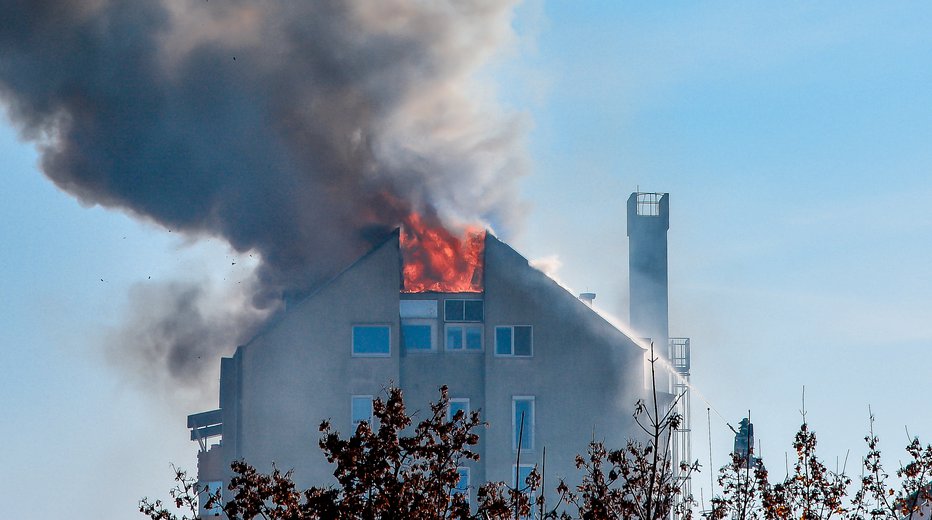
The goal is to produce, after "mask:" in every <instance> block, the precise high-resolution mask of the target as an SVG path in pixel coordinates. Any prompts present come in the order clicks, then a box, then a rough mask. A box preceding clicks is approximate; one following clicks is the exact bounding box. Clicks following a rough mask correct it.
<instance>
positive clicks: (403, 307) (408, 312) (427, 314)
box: [398, 300, 437, 319]
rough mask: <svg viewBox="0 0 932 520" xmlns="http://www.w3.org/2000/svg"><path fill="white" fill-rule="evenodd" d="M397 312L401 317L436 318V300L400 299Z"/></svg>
mask: <svg viewBox="0 0 932 520" xmlns="http://www.w3.org/2000/svg"><path fill="white" fill-rule="evenodd" d="M398 314H399V315H400V316H401V317H402V319H403V318H434V319H436V318H437V300H400V301H399V302H398Z"/></svg>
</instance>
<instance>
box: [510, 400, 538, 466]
mask: <svg viewBox="0 0 932 520" xmlns="http://www.w3.org/2000/svg"><path fill="white" fill-rule="evenodd" d="M518 401H530V403H531V420H530V424H529V425H525V426H529V428H526V429H528V431H529V432H530V433H528V441H529V442H528V444H530V446H527V445H525V444H524V443H522V444H521V451H522V452H523V451H534V449H535V444H536V442H535V441H536V439H535V437H536V436H535V430H536V429H537V398H536V397H535V396H533V395H514V396H511V449H512V451H514V452H517V451H518V410H517V404H518ZM524 418H525V420H527V416H526V415H525V416H524Z"/></svg>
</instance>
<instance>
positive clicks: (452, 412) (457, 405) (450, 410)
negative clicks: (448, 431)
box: [447, 397, 469, 421]
mask: <svg viewBox="0 0 932 520" xmlns="http://www.w3.org/2000/svg"><path fill="white" fill-rule="evenodd" d="M460 410H462V411H463V419H466V418H467V417H468V416H469V398H468V397H454V398H452V399H450V405H449V406H447V420H448V421H452V420H453V418H454V417H456V413H457V412H459V411H460Z"/></svg>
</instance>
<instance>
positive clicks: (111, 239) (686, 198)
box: [0, 2, 932, 518]
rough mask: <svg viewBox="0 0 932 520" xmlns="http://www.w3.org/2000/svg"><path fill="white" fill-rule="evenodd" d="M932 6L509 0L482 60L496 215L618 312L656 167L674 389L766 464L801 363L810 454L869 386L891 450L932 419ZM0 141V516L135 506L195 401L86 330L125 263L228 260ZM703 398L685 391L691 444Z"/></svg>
mask: <svg viewBox="0 0 932 520" xmlns="http://www.w3.org/2000/svg"><path fill="white" fill-rule="evenodd" d="M930 18H932V8H930V7H928V6H925V5H921V4H873V3H847V2H846V3H841V2H834V3H828V2H826V3H820V4H817V5H812V4H806V3H779V4H777V3H772V4H754V5H750V4H748V5H741V6H735V5H734V4H726V3H718V2H704V3H701V4H694V3H685V2H684V3H665V4H662V5H661V4H656V3H633V2H632V3H621V2H587V3H581V2H573V3H569V2H565V3H539V2H533V3H529V4H525V5H523V6H521V7H520V8H519V10H518V11H517V14H516V19H515V26H516V28H517V30H518V33H519V36H520V38H519V39H518V41H517V42H516V43H515V49H514V51H513V52H512V53H511V54H509V55H508V56H506V57H504V58H503V59H502V61H500V62H499V63H498V64H497V66H496V67H495V68H494V69H493V70H491V71H490V72H489V74H491V75H492V77H493V78H494V79H495V80H496V83H497V85H498V88H499V89H500V96H501V98H502V99H503V100H504V102H505V103H506V104H507V105H509V106H510V107H512V109H513V110H515V111H518V112H522V113H524V114H526V118H527V121H528V122H529V124H530V127H531V129H530V131H529V134H528V138H527V146H528V149H529V154H530V157H531V162H532V169H531V171H532V173H531V174H530V175H529V176H527V177H525V178H524V179H523V181H522V184H521V189H522V195H523V201H520V202H522V203H524V204H526V205H527V210H526V218H525V222H524V226H523V229H522V230H520V232H517V231H515V232H510V233H509V234H508V235H507V236H506V237H505V238H506V239H508V240H509V241H511V243H512V244H513V245H515V246H516V247H517V249H518V250H519V251H521V252H522V253H524V254H525V255H526V256H528V257H529V258H540V257H546V256H550V255H556V256H557V257H558V258H559V260H560V262H561V263H562V268H561V269H560V271H559V273H558V274H559V276H560V278H561V279H563V280H565V282H566V283H567V284H568V285H570V286H572V287H574V288H577V289H578V290H580V291H582V290H584V289H587V290H592V291H594V292H596V293H598V297H597V300H596V302H597V303H598V304H600V305H601V306H603V307H604V308H605V309H607V310H608V311H610V312H613V313H615V314H617V315H619V316H626V315H627V306H628V303H627V290H626V287H627V286H626V283H627V274H626V270H627V257H626V255H627V247H626V240H627V239H626V236H625V221H624V201H625V200H626V198H627V196H628V194H629V193H630V192H631V191H634V190H635V189H636V187H638V186H639V187H640V189H641V190H643V191H665V192H670V193H671V229H670V233H669V243H670V280H671V285H670V301H671V332H672V333H673V334H674V335H682V336H689V337H691V338H692V345H693V382H694V384H695V385H696V386H697V388H698V389H699V390H700V391H701V392H702V394H703V395H704V396H706V397H707V398H708V400H709V402H710V403H712V405H713V406H714V407H715V408H716V409H717V410H718V411H719V412H721V413H722V414H723V415H725V416H726V417H727V419H728V421H729V422H731V423H732V424H736V423H737V422H738V421H739V420H740V418H741V417H742V416H744V415H745V414H746V413H747V410H751V415H752V420H753V422H754V423H755V426H756V433H757V436H758V439H759V440H760V442H761V447H762V451H763V455H764V458H765V460H766V459H768V458H769V459H770V460H774V461H775V464H776V466H782V465H781V464H779V462H780V459H782V458H783V453H784V452H785V451H788V450H789V449H790V444H791V441H792V435H793V432H794V431H795V429H796V427H797V426H798V425H799V422H800V414H799V410H800V408H801V392H802V387H803V386H804V385H805V387H806V408H807V410H808V412H809V415H808V418H809V421H810V424H811V425H812V426H813V428H814V429H815V431H816V433H817V434H818V435H819V438H820V450H821V453H822V454H823V456H824V457H825V458H826V459H827V460H829V461H834V460H835V458H836V457H840V458H841V459H844V457H845V456H846V453H847V452H848V450H849V449H850V450H851V451H850V456H849V463H848V466H849V468H851V467H854V466H856V464H857V460H858V458H859V456H860V454H861V453H863V451H864V450H863V442H862V440H861V439H862V437H863V435H864V434H865V432H866V429H867V426H868V420H867V414H868V412H867V409H868V405H871V406H872V408H873V410H874V413H875V414H876V415H877V420H878V422H877V426H876V429H877V431H878V432H879V434H880V435H881V442H882V445H883V446H884V447H885V449H886V451H887V453H888V454H889V457H888V460H889V463H890V464H891V466H892V465H893V464H894V463H895V461H896V460H897V459H899V458H901V453H902V451H901V448H902V446H903V445H904V444H905V442H906V439H907V437H906V430H905V428H904V427H906V426H908V428H909V433H910V434H912V435H919V436H920V438H922V439H925V440H926V441H927V442H928V440H929V439H930V438H932V417H930V416H929V414H928V413H926V409H927V406H926V399H925V395H924V394H925V393H926V392H927V386H928V385H927V384H924V383H923V381H925V380H926V379H927V378H928V369H927V366H928V364H929V362H930V358H932V350H930V349H932V319H930V317H932V296H930V295H932V276H930V268H929V260H928V259H929V258H932V240H930V238H932V211H930V210H929V204H930V202H932V180H930V175H929V172H930V169H932V148H930V147H929V145H928V143H929V142H932V117H930V116H932V89H930V88H929V85H930V84H932V33H930V32H929V31H928V30H927V29H928V27H929V26H930V25H932V24H930V22H932V20H930ZM0 157H2V158H3V174H4V180H5V182H4V189H3V190H0V214H2V218H0V237H2V243H3V246H4V247H3V248H2V249H0V295H2V296H3V297H2V298H0V339H2V340H3V343H4V344H5V345H7V347H6V348H4V349H3V350H2V351H0V369H2V374H3V376H2V378H0V411H2V412H3V414H4V418H5V419H4V421H2V422H0V440H2V444H3V445H4V446H5V447H6V449H5V452H6V455H5V456H4V457H3V459H2V460H3V461H4V466H5V467H7V468H13V469H14V471H4V472H0V503H4V504H12V508H13V509H12V511H8V513H9V514H10V517H12V518H27V517H35V518H45V517H52V516H54V515H62V516H65V515H67V516H69V517H71V518H123V517H127V516H132V515H133V511H134V508H135V504H136V501H137V500H138V499H139V497H141V496H143V495H159V496H163V495H164V494H165V491H166V490H167V488H168V486H169V484H170V477H171V469H170V466H169V464H170V463H171V462H174V463H177V464H179V465H181V466H184V467H188V468H191V469H193V468H194V467H195V458H194V456H195V445H194V443H190V442H187V440H186V438H187V431H186V429H185V424H184V418H185V415H186V414H187V413H190V412H193V411H199V410H196V409H185V410H179V409H177V408H173V406H174V404H173V403H175V401H172V402H169V401H164V400H160V399H158V398H156V397H153V393H152V392H149V391H146V390H145V389H144V388H140V386H139V384H138V383H137V382H134V381H133V380H132V378H130V377H128V376H127V375H126V374H127V373H126V371H122V370H119V369H118V368H117V367H116V366H115V364H114V363H113V362H112V359H111V358H110V357H108V355H107V353H106V352H103V351H102V350H101V349H100V347H99V346H98V345H99V344H100V343H102V338H103V337H104V336H106V334H107V333H108V331H110V330H112V329H113V328H115V327H117V326H118V324H119V323H120V322H121V321H120V320H121V317H122V316H123V315H124V314H125V313H126V312H127V309H126V305H127V294H128V292H129V291H130V290H131V288H132V287H133V286H135V285H138V284H140V283H144V281H145V280H148V279H149V278H148V277H150V276H151V277H153V278H154V279H161V278H171V279H176V278H186V277H188V278H193V279H203V278H210V279H213V280H214V281H215V283H216V284H218V285H219V286H222V284H223V283H224V282H225V280H224V279H225V278H232V277H235V276H241V275H242V274H243V271H241V270H240V271H237V270H235V269H246V268H245V267H242V266H238V267H237V268H233V267H232V266H231V265H230V261H229V260H228V259H229V257H231V256H236V255H232V253H231V252H230V251H228V249H227V248H226V247H225V246H224V245H223V244H222V243H220V242H219V241H217V240H213V241H203V242H198V243H191V242H189V241H186V240H185V239H183V238H181V237H177V236H176V235H177V233H174V234H172V233H168V232H167V230H164V229H161V228H158V227H156V226H154V225H151V224H148V223H146V222H142V221H138V220H135V219H133V218H131V217H129V216H127V215H125V214H123V213H120V212H116V211H109V210H105V209H102V208H100V207H90V208H88V207H82V206H81V205H80V204H79V203H78V202H77V201H76V200H75V199H73V198H72V197H71V196H69V195H67V194H64V193H63V192H61V191H59V190H57V189H56V188H55V187H54V186H53V185H52V184H51V182H49V181H48V180H47V179H45V178H44V177H43V176H42V174H41V173H40V172H39V170H38V168H37V165H36V161H37V155H36V152H35V151H34V149H33V148H32V147H31V145H29V144H25V143H22V142H19V141H17V139H16V137H15V132H14V131H13V130H12V129H11V128H10V127H9V126H8V125H7V123H6V122H4V123H3V126H0ZM516 203H517V202H516ZM221 266H222V267H221ZM101 279H103V281H101ZM194 400H195V399H194V398H193V397H192V398H191V399H189V400H188V401H186V402H192V401H194ZM705 408H706V405H705V404H704V403H703V402H702V401H701V400H699V399H694V407H693V423H694V424H693V426H694V438H693V445H694V448H695V453H694V456H695V457H697V458H699V459H700V461H701V462H702V463H703V464H704V465H706V464H707V460H708V453H707V452H708V448H707V446H708V443H709V432H708V431H707V428H706V411H705ZM711 441H712V451H713V455H714V457H715V458H716V460H717V461H720V460H722V459H721V458H722V456H723V455H724V454H725V453H726V452H727V451H728V450H729V449H730V447H731V433H730V432H729V431H728V430H727V429H726V428H725V427H724V425H723V424H722V421H721V419H719V418H717V417H716V416H715V415H713V416H712V431H711ZM717 463H718V462H717ZM707 469H708V468H704V471H703V473H702V474H701V475H700V476H699V477H698V481H699V483H700V484H701V482H706V483H707V482H708V479H709V473H708V472H707V471H706V470H707ZM891 469H892V468H891ZM774 473H778V474H779V473H780V472H779V471H774ZM102 482H107V485H106V486H104V485H102ZM37 485H42V486H47V485H51V486H53V487H55V488H56V489H57V492H56V495H55V497H54V498H51V499H49V498H48V496H47V495H46V494H45V491H44V490H40V489H37V487H36V486H37ZM705 486H706V495H705V496H706V498H707V497H708V494H707V489H708V484H706V485H705ZM696 491H697V494H698V489H697V490H696Z"/></svg>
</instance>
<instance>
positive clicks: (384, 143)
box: [0, 0, 525, 378]
mask: <svg viewBox="0 0 932 520" xmlns="http://www.w3.org/2000/svg"><path fill="white" fill-rule="evenodd" d="M511 10H512V6H511V5H509V2H502V1H498V0H489V1H482V0H476V1H456V0H449V1H440V0H438V1H431V2H423V1H420V0H379V1H370V0H359V1H313V2H309V1H304V0H294V1H284V0H282V1H271V2H259V1H247V0H227V1H223V0H210V1H202V0H161V1H156V0H147V1H138V0H86V1H75V0H55V1H53V0H0V12H2V13H3V14H2V18H3V22H2V23H0V99H2V101H3V102H4V104H5V106H6V107H7V112H8V115H9V117H10V118H11V120H12V121H13V123H14V124H15V125H16V126H17V127H18V128H19V129H20V131H21V133H22V135H23V136H25V137H26V138H27V139H31V140H34V141H35V142H36V143H37V146H38V147H39V148H40V150H41V167H42V170H43V171H44V172H45V174H46V175H47V176H48V177H49V178H50V179H51V180H52V181H54V182H55V183H56V184H57V185H58V186H59V187H60V188H62V189H63V190H66V191H67V192H69V193H72V194H74V195H75V196H76V197H78V198H79V199H80V200H81V201H82V202H84V203H87V204H100V205H103V206H107V207H113V208H121V209H124V210H126V211H129V212H131V213H133V214H135V215H137V216H140V217H142V218H145V219H149V220H152V221H155V222H157V223H159V224H161V225H163V226H165V227H168V228H171V229H173V230H180V231H182V232H186V233H189V234H191V235H195V236H199V235H205V234H206V235H214V236H221V237H223V238H224V239H226V240H227V241H228V242H229V243H230V244H231V246H232V247H233V248H235V249H236V250H238V251H247V250H254V251H257V252H259V253H260V254H261V258H262V263H261V266H260V268H259V272H258V279H259V282H258V284H257V285H256V287H257V289H256V293H255V294H254V297H253V299H252V302H251V305H252V306H253V307H255V308H256V309H262V308H268V307H270V306H273V305H274V302H275V301H277V299H278V297H279V296H280V295H281V294H282V293H283V292H289V291H293V292H296V293H300V292H301V291H303V290H306V289H307V288H309V287H312V286H313V285H314V284H315V283H318V282H319V281H321V280H322V279H325V278H326V277H327V276H329V275H331V274H332V273H334V272H335V271H337V270H338V269H339V268H340V267H342V266H344V265H345V264H346V263H347V262H348V261H350V260H351V259H353V258H355V257H356V256H357V255H358V254H360V253H361V252H363V251H365V250H366V249H367V248H368V247H369V245H370V244H371V243H372V241H373V240H375V239H377V238H380V237H381V236H383V235H384V233H385V232H387V231H388V230H390V229H391V228H393V227H394V226H396V225H397V224H398V223H399V222H400V220H401V219H402V218H403V217H404V216H405V215H407V214H408V213H409V212H411V211H436V212H437V214H438V215H439V216H440V217H441V218H442V219H443V220H444V222H446V223H447V224H448V225H455V224H456V223H458V222H465V221H476V220H480V221H483V222H485V223H487V224H490V225H493V226H495V227H498V228H505V229H507V228H508V226H509V225H511V224H512V223H513V222H514V219H515V217H516V214H517V209H516V208H518V205H517V203H516V196H515V195H516V186H515V182H514V181H515V179H516V178H517V177H518V176H520V174H521V173H522V172H523V170H524V168H525V161H524V156H523V152H522V148H521V141H522V133H523V124H522V123H521V120H520V118H516V117H514V116H512V115H509V114H506V113H504V111H502V110H501V108H500V107H498V105H497V103H496V101H495V99H494V89H492V88H490V86H489V85H488V84H483V83H482V82H481V80H480V79H477V76H476V74H475V73H476V72H477V71H478V70H479V69H480V67H481V66H483V65H484V64H486V63H487V62H488V61H489V60H490V59H491V58H492V57H493V56H494V55H495V53H496V52H497V51H498V50H500V49H501V48H502V47H504V46H507V44H508V43H509V41H510V40H511V38H512V37H513V34H512V31H511V27H510V21H511V14H512V13H511ZM183 307H184V306H183V305H182V306H179V311H178V312H181V310H182V309H183ZM168 319H169V321H171V318H168ZM136 325H137V326H139V325H140V324H136ZM212 326H215V324H210V323H208V324H206V325H205V327H202V329H203V334H204V335H205V337H216V334H214V333H213V332H212ZM191 330H192V333H191V334H190V335H188V336H189V340H188V341H186V342H184V343H186V344H190V345H194V344H195V343H197V339H196V337H194V336H193V335H195V333H194V332H193V331H194V330H197V327H195V326H191ZM231 346H234V345H231ZM126 348H133V345H127V346H126ZM194 348H199V347H194ZM181 357H183V356H181ZM169 359H171V356H169ZM166 366H167V367H168V368H169V369H170V371H171V373H172V374H175V375H176V376H177V377H178V378H185V377H187V376H189V375H190V374H187V373H186V372H185V371H186V370H187V369H186V368H185V367H184V364H183V363H181V364H178V363H168V364H167V365H166Z"/></svg>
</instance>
